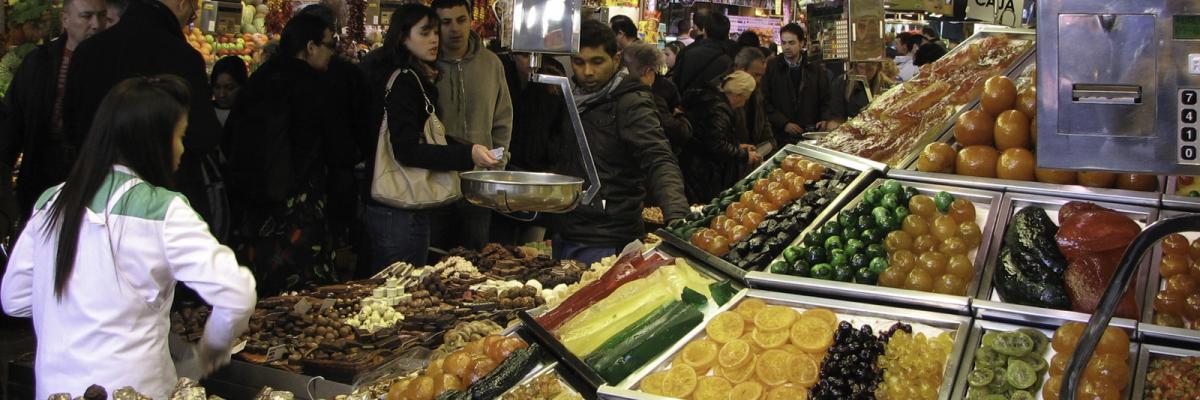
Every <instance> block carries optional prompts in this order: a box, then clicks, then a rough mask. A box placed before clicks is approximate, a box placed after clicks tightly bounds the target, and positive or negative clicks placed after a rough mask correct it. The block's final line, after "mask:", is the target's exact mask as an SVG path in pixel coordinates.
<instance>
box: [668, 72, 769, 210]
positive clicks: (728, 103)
mask: <svg viewBox="0 0 1200 400" xmlns="http://www.w3.org/2000/svg"><path fill="white" fill-rule="evenodd" d="M754 87H755V83H754V78H753V77H751V76H750V74H748V73H745V72H742V71H734V72H733V73H730V74H729V75H726V76H725V77H722V78H721V79H720V80H717V81H713V82H712V83H710V84H708V85H705V86H704V87H703V88H698V89H695V90H692V91H689V92H687V93H686V94H685V96H684V98H685V99H687V100H685V101H684V103H683V108H684V110H686V111H687V114H688V119H689V120H691V121H692V123H693V124H694V125H695V127H696V128H695V130H694V131H695V134H694V137H693V138H692V140H690V141H689V142H688V145H687V147H686V148H685V149H684V157H683V160H682V161H681V162H680V164H681V167H682V169H683V171H684V178H685V183H686V185H685V187H686V188H687V195H688V202H689V203H693V204H695V203H704V202H707V201H709V200H711V199H712V198H713V197H716V196H717V193H719V192H720V191H721V190H724V189H725V188H727V187H730V186H733V184H734V183H737V180H738V178H739V176H738V172H739V171H740V169H739V166H740V165H748V166H757V165H758V164H761V163H762V161H763V159H762V156H760V155H759V154H758V151H757V149H756V148H755V146H754V145H750V144H743V143H741V142H740V141H738V139H737V133H736V127H735V126H734V124H735V122H736V117H735V113H736V112H737V111H736V110H739V109H741V108H743V107H745V106H746V102H747V101H749V100H750V96H751V95H753V94H754Z"/></svg>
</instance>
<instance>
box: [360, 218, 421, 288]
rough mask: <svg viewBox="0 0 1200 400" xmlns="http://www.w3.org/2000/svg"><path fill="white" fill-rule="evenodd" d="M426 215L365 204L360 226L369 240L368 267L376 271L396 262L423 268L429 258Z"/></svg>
mask: <svg viewBox="0 0 1200 400" xmlns="http://www.w3.org/2000/svg"><path fill="white" fill-rule="evenodd" d="M429 223H430V222H429V212H428V211H425V210H404V209H399V208H392V207H388V206H384V205H379V204H375V203H370V202H368V203H367V204H366V205H365V207H363V224H364V225H366V227H367V235H368V236H370V238H371V265H372V267H374V268H375V270H376V271H378V270H380V269H383V268H385V267H387V266H389V265H392V264H393V263H395V262H397V261H404V262H407V263H409V264H412V265H413V266H415V267H423V266H425V265H427V264H428V259H429Z"/></svg>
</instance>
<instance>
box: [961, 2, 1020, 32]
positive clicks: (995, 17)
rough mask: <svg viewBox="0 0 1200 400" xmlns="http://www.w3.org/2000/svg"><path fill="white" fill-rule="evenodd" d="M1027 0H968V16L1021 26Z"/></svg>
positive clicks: (999, 23) (997, 23) (995, 22)
mask: <svg viewBox="0 0 1200 400" xmlns="http://www.w3.org/2000/svg"><path fill="white" fill-rule="evenodd" d="M1024 6H1025V0H967V18H973V19H978V20H981V21H985V22H988V23H992V24H995V25H1005V26H1011V27H1014V28H1015V27H1020V26H1021V12H1022V10H1023V9H1024Z"/></svg>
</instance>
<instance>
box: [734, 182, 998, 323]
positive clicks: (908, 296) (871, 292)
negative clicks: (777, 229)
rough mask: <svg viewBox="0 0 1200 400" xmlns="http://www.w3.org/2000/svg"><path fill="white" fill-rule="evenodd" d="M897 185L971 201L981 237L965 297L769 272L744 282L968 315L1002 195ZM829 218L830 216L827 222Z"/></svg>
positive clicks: (971, 255)
mask: <svg viewBox="0 0 1200 400" xmlns="http://www.w3.org/2000/svg"><path fill="white" fill-rule="evenodd" d="M899 182H900V184H901V185H903V186H907V187H912V188H915V189H916V190H917V192H919V193H920V194H923V195H928V196H930V197H933V196H934V195H936V194H937V193H938V192H942V191H945V192H948V193H950V194H951V195H954V197H955V198H963V199H967V200H969V201H971V202H972V203H973V204H974V205H975V222H976V224H978V225H979V228H980V230H981V232H982V235H983V238H982V242H981V244H980V245H979V247H978V248H977V249H975V250H972V251H971V252H970V253H968V257H969V258H970V259H971V260H972V261H973V263H974V265H975V279H972V280H971V281H970V282H969V284H968V286H967V291H966V294H965V295H963V296H955V295H947V294H939V293H928V292H921V291H917V290H908V289H900V288H890V287H885V286H882V285H867V284H859V283H850V282H840V281H834V280H822V279H816V278H811V277H801V276H792V275H785V274H777V273H771V272H770V271H755V272H750V273H748V274H747V275H746V279H747V280H748V281H749V282H750V285H751V286H752V287H754V288H764V289H773V290H779V291H783V292H787V293H797V294H811V295H821V296H835V297H842V298H847V299H850V300H859V301H866V302H870V303H872V304H893V305H898V306H909V307H917V308H928V309H935V310H939V311H943V312H952V313H956V314H962V315H969V313H970V299H971V297H974V296H975V293H976V292H977V291H978V288H979V286H980V280H981V279H980V277H981V275H982V272H983V270H984V266H985V265H986V264H987V260H988V258H987V255H988V253H989V251H988V250H989V246H990V243H989V242H991V239H992V237H993V235H992V231H993V230H994V229H995V223H996V215H997V214H998V211H999V209H1000V200H1001V198H1002V195H1001V194H1000V193H998V192H992V191H984V190H978V189H965V188H961V187H953V186H942V185H934V184H928V183H917V182H909V181H899ZM882 183H883V181H882V180H877V181H875V182H874V183H872V184H871V185H870V186H869V187H868V188H867V189H871V188H876V187H879V186H880V185H881V184H882ZM865 195H866V191H863V192H861V193H859V194H858V196H856V197H855V198H854V199H853V200H851V201H850V202H848V203H846V204H845V205H844V206H842V207H840V208H839V209H838V210H836V211H837V212H841V211H842V210H847V209H849V208H850V207H852V206H854V205H856V204H858V203H860V202H862V200H863V197H864V196H865ZM831 218H833V217H832V216H831V217H830V218H827V220H828V219H831ZM817 227H818V225H813V229H812V230H815V229H817ZM812 230H806V231H805V233H804V234H802V235H801V236H800V237H798V238H796V240H795V241H794V242H792V245H793V246H797V245H799V244H800V243H801V242H802V241H803V240H804V238H805V237H806V236H807V235H809V234H812ZM781 260H783V256H782V255H781V256H780V257H777V258H776V259H775V261H781Z"/></svg>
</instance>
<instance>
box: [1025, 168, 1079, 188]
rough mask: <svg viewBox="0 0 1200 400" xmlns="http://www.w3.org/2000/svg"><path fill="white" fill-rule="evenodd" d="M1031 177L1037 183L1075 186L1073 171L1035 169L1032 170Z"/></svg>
mask: <svg viewBox="0 0 1200 400" xmlns="http://www.w3.org/2000/svg"><path fill="white" fill-rule="evenodd" d="M1033 176H1034V177H1036V178H1037V181H1038V182H1045V183H1055V184H1059V185H1074V184H1075V171H1066V170H1061V169H1050V168H1035V169H1034V170H1033Z"/></svg>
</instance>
